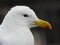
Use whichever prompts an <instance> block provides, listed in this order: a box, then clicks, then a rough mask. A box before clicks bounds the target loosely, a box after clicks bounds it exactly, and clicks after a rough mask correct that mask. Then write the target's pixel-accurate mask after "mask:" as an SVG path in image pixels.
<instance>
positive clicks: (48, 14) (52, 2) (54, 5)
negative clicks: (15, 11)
mask: <svg viewBox="0 0 60 45" xmlns="http://www.w3.org/2000/svg"><path fill="white" fill-rule="evenodd" d="M15 5H26V6H29V7H30V8H32V9H33V10H34V11H35V12H36V14H37V16H38V17H39V18H40V19H43V20H47V21H49V22H50V23H51V24H52V27H53V29H52V30H46V29H43V28H38V27H37V28H34V29H35V31H36V30H38V32H39V31H40V32H44V33H45V37H46V42H47V45H53V44H54V45H57V44H59V45H60V1H59V0H0V24H1V22H2V21H3V19H4V16H5V15H6V13H7V12H8V11H9V10H10V8H11V7H13V6H15ZM32 32H33V31H32Z"/></svg>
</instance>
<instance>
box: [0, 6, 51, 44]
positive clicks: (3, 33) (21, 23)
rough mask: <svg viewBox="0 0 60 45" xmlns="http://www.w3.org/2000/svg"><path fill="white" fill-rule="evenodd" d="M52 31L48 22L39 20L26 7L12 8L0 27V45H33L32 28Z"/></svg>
mask: <svg viewBox="0 0 60 45" xmlns="http://www.w3.org/2000/svg"><path fill="white" fill-rule="evenodd" d="M37 26H39V27H42V28H46V29H52V26H51V24H50V23H49V22H47V21H44V20H42V19H39V18H38V17H37V16H36V14H35V12H34V11H33V10H32V9H31V8H30V7H28V6H14V7H12V8H11V9H10V10H9V11H8V13H7V14H6V16H5V18H4V20H3V22H2V24H1V25H0V45H34V36H33V34H32V32H31V31H30V28H32V27H37Z"/></svg>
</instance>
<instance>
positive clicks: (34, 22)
mask: <svg viewBox="0 0 60 45" xmlns="http://www.w3.org/2000/svg"><path fill="white" fill-rule="evenodd" d="M4 20H5V21H4ZM4 20H3V22H5V23H6V24H7V23H9V24H10V23H11V24H12V25H13V24H16V25H18V26H21V27H22V26H27V27H29V28H32V27H37V26H39V27H42V28H46V29H52V27H51V24H50V23H49V22H47V21H44V20H41V19H39V18H38V17H37V16H36V14H35V12H34V11H33V10H32V9H31V8H29V7H28V6H15V7H13V8H11V10H10V11H9V12H8V13H7V15H6V16H5V19H4Z"/></svg>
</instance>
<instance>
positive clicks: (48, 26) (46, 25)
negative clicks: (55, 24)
mask: <svg viewBox="0 0 60 45" xmlns="http://www.w3.org/2000/svg"><path fill="white" fill-rule="evenodd" d="M34 23H35V25H37V26H39V27H42V28H46V29H52V26H51V24H50V23H49V22H47V21H44V20H39V21H38V22H34Z"/></svg>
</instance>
